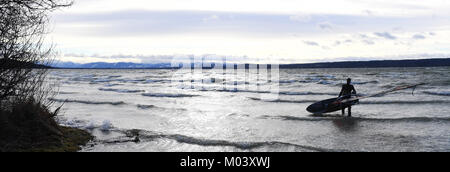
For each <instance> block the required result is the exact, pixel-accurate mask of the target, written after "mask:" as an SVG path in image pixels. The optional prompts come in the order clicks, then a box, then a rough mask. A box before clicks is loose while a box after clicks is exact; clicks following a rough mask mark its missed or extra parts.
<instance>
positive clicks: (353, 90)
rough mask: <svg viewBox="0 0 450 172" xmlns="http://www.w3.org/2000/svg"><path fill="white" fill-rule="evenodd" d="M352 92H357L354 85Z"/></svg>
mask: <svg viewBox="0 0 450 172" xmlns="http://www.w3.org/2000/svg"><path fill="white" fill-rule="evenodd" d="M352 93H353V94H356V89H355V87H354V86H352Z"/></svg>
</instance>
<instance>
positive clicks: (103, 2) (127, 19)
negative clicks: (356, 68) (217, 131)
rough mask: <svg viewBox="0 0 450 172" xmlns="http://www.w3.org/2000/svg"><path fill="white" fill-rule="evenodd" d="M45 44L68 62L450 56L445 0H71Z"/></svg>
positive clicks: (295, 60) (300, 60) (54, 21)
mask: <svg viewBox="0 0 450 172" xmlns="http://www.w3.org/2000/svg"><path fill="white" fill-rule="evenodd" d="M52 28H53V29H52V31H53V33H51V34H50V35H49V41H51V42H53V43H55V44H56V45H57V49H58V51H59V52H60V58H59V59H60V60H62V61H72V62H82V63H86V62H98V61H104V62H118V61H124V62H145V63H157V62H164V61H169V62H170V57H172V56H174V55H195V56H197V57H202V56H205V55H214V56H227V57H233V59H241V60H242V61H252V60H256V59H259V60H260V61H264V62H270V63H303V62H316V61H341V60H369V59H404V58H432V57H450V2H449V1H448V0H426V1H424V0H395V1H394V0H308V1H306V0H305V1H303V0H126V1H124V0H75V4H74V5H73V6H72V7H71V8H69V9H64V10H60V11H56V12H55V13H54V15H53V19H52Z"/></svg>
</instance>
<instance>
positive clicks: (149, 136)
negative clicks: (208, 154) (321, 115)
mask: <svg viewBox="0 0 450 172" xmlns="http://www.w3.org/2000/svg"><path fill="white" fill-rule="evenodd" d="M118 132H121V131H118ZM122 132H124V134H125V135H126V136H125V137H119V138H118V139H112V140H105V141H100V142H101V143H104V144H117V143H126V142H137V141H140V142H148V141H153V140H156V139H170V140H174V141H176V142H178V143H185V144H191V145H198V146H223V147H224V146H228V147H235V148H238V149H241V150H249V151H251V150H254V149H258V148H263V147H296V148H298V149H301V150H302V151H316V152H345V151H346V150H336V149H326V148H321V147H314V146H307V145H299V144H293V143H286V142H279V141H267V142H235V141H228V140H214V139H202V138H195V137H191V136H185V135H180V134H172V135H167V134H157V133H153V132H149V131H144V130H127V131H122Z"/></svg>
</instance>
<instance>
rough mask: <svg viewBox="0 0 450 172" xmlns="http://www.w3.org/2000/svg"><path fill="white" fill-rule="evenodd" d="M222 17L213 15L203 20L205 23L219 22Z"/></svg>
mask: <svg viewBox="0 0 450 172" xmlns="http://www.w3.org/2000/svg"><path fill="white" fill-rule="evenodd" d="M219 19H220V17H219V16H218V15H215V14H213V15H211V16H209V17H206V18H203V22H210V21H214V20H219Z"/></svg>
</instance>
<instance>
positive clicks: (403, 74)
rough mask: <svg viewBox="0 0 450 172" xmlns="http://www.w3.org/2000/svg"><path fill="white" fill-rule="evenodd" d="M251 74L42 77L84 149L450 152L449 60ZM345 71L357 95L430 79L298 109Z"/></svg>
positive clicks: (335, 89) (78, 72) (335, 84)
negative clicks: (341, 105)
mask: <svg viewBox="0 0 450 172" xmlns="http://www.w3.org/2000/svg"><path fill="white" fill-rule="evenodd" d="M250 75H251V74H248V73H247V74H244V75H242V76H241V75H236V73H233V71H232V72H231V73H226V72H221V71H219V72H218V71H215V70H203V71H202V73H200V74H198V73H197V74H193V73H192V72H191V71H180V70H88V69H73V70H66V69H64V70H63V69H55V70H51V71H50V75H49V79H50V80H51V81H52V82H55V81H56V82H57V83H59V85H60V86H59V92H60V94H59V95H57V96H56V97H55V98H54V100H55V101H57V103H56V105H58V104H61V103H63V102H65V103H64V106H63V109H62V112H61V114H60V115H59V116H58V120H59V122H60V123H62V124H64V125H68V126H74V127H78V128H82V129H86V130H88V131H90V132H92V133H93V134H94V135H95V136H96V139H95V140H94V141H93V142H92V143H90V144H89V145H88V146H86V147H84V148H83V150H82V151H158V152H159V151H277V152H278V151H281V152H291V151H450V77H449V76H450V67H443V68H377V69H280V70H279V77H276V78H271V79H269V80H263V81H269V82H259V81H260V79H261V77H259V76H258V77H256V78H257V79H256V80H251V78H252V77H249V76H250ZM256 75H259V74H256ZM272 75H273V74H272ZM348 77H351V78H353V84H354V85H355V87H356V89H357V91H358V93H359V94H362V95H367V94H372V93H377V92H380V91H384V90H388V89H391V88H394V87H396V86H401V85H409V84H417V83H421V82H426V83H428V84H427V85H424V86H420V87H418V88H416V89H415V91H414V94H412V92H413V90H412V89H408V90H402V91H398V92H395V93H392V94H387V95H384V96H379V97H374V98H368V99H363V100H361V101H360V104H359V105H356V106H354V107H353V108H352V112H353V117H352V118H347V117H342V116H340V115H341V114H340V113H341V112H335V113H330V114H327V115H323V116H317V115H312V114H310V113H308V112H307V111H306V110H305V109H306V107H307V106H308V105H310V104H311V103H314V102H316V101H320V100H324V99H328V98H333V97H337V96H338V94H339V91H340V87H341V85H342V84H343V83H344V82H345V79H347V78H348ZM183 78H192V80H189V82H183V83H181V82H179V81H180V80H183ZM249 78H250V79H249ZM258 78H259V79H258ZM202 81H203V83H202ZM205 81H207V82H205ZM254 83H257V84H254ZM268 88H269V90H268Z"/></svg>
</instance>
